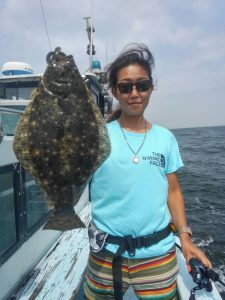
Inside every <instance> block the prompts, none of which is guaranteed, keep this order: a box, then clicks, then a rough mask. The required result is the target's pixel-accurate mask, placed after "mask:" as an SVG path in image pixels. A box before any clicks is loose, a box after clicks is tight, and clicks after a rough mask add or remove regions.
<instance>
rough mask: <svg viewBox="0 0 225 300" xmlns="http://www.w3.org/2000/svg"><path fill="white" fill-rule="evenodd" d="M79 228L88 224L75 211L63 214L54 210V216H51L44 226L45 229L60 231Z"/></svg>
mask: <svg viewBox="0 0 225 300" xmlns="http://www.w3.org/2000/svg"><path fill="white" fill-rule="evenodd" d="M77 228H86V226H85V224H84V223H83V222H82V221H81V219H80V218H79V217H78V216H77V215H76V214H75V213H73V214H62V213H60V212H57V211H54V212H53V214H52V216H50V218H49V220H48V221H47V223H46V224H45V225H44V227H43V229H51V230H59V231H67V230H72V229H77Z"/></svg>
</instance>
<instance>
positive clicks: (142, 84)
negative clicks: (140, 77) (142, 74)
mask: <svg viewBox="0 0 225 300" xmlns="http://www.w3.org/2000/svg"><path fill="white" fill-rule="evenodd" d="M150 85H151V83H150V81H149V80H146V81H139V82H137V83H136V89H137V90H138V92H146V91H148V90H149V88H150Z"/></svg>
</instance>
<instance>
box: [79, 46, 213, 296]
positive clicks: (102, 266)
mask: <svg viewBox="0 0 225 300" xmlns="http://www.w3.org/2000/svg"><path fill="white" fill-rule="evenodd" d="M153 67H154V59H153V56H152V54H151V52H150V51H149V50H148V48H147V47H146V46H145V45H143V44H140V45H139V44H133V45H131V46H130V47H129V48H128V49H127V50H125V51H124V52H122V53H121V54H120V55H119V56H118V57H117V58H116V59H115V61H114V62H113V63H112V64H111V65H110V66H109V67H108V70H107V74H108V80H109V86H110V88H111V91H112V93H113V95H114V97H115V98H116V99H117V100H118V102H119V105H120V109H119V110H118V111H117V112H116V113H114V114H113V115H112V116H111V117H110V118H109V122H108V124H107V127H108V132H109V136H110V140H111V146H112V152H111V155H110V157H109V158H108V159H107V160H106V161H105V162H104V163H103V165H102V166H101V167H100V168H99V169H98V170H97V172H96V173H95V175H94V177H93V180H92V182H91V186H90V194H91V201H92V219H93V220H92V225H91V227H90V230H89V233H90V237H91V238H90V243H91V249H92V251H91V254H90V257H89V261H88V266H87V270H86V276H85V282H84V292H85V296H86V298H87V299H89V300H92V299H122V294H123V293H124V292H125V291H126V289H127V288H128V287H129V285H132V286H133V288H134V292H135V294H136V296H137V297H138V298H139V299H156V298H157V299H176V274H177V261H176V253H175V246H174V236H173V233H172V232H171V230H170V227H169V225H168V224H169V221H170V218H171V217H172V220H173V223H174V224H175V226H176V228H177V229H178V232H179V236H180V240H181V246H182V251H183V254H184V256H185V258H186V260H187V265H188V261H189V259H190V258H191V257H195V258H198V259H200V260H201V262H202V263H203V264H204V265H206V266H208V267H211V263H210V261H209V260H208V259H207V258H206V256H205V255H204V253H203V252H202V251H201V250H200V249H198V248H197V247H196V246H195V245H194V244H193V243H192V241H191V231H190V228H189V227H187V223H186V216H185V208H184V200H183V196H182V192H181V189H180V186H179V182H178V179H177V175H176V171H177V170H178V169H179V168H180V167H181V166H182V165H183V164H182V160H181V158H180V154H179V149H178V145H177V142H176V139H175V137H174V135H173V134H172V133H171V132H170V131H169V130H167V129H165V128H162V127H160V126H157V125H155V124H152V123H151V122H150V121H148V120H146V119H145V117H144V111H145V109H146V107H147V106H148V104H149V99H150V96H151V93H152V91H153V88H154V86H153V80H152V68H153Z"/></svg>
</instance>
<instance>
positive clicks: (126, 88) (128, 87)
mask: <svg viewBox="0 0 225 300" xmlns="http://www.w3.org/2000/svg"><path fill="white" fill-rule="evenodd" d="M117 87H118V89H119V91H120V93H123V94H128V93H130V92H131V91H132V88H133V85H132V83H121V84H118V85H117Z"/></svg>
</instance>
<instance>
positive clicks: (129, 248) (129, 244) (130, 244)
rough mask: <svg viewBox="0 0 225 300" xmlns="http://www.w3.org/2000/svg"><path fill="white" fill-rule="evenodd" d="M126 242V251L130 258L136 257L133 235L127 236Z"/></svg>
mask: <svg viewBox="0 0 225 300" xmlns="http://www.w3.org/2000/svg"><path fill="white" fill-rule="evenodd" d="M125 242H126V250H127V252H128V254H129V256H134V255H135V249H136V247H135V243H134V239H133V237H132V235H127V236H125Z"/></svg>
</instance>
